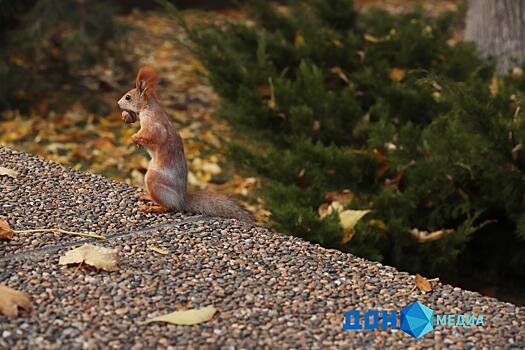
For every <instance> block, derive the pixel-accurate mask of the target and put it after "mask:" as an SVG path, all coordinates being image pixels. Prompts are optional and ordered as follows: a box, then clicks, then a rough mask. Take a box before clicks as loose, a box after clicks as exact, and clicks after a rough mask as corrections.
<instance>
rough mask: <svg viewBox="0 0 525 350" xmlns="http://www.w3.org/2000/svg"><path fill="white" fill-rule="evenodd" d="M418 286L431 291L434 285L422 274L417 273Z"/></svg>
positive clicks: (425, 290)
mask: <svg viewBox="0 0 525 350" xmlns="http://www.w3.org/2000/svg"><path fill="white" fill-rule="evenodd" d="M415 281H416V286H417V287H418V288H419V290H421V291H423V292H431V291H432V286H431V285H430V282H429V281H428V280H427V279H426V278H425V277H423V276H421V275H420V274H418V273H416V277H415Z"/></svg>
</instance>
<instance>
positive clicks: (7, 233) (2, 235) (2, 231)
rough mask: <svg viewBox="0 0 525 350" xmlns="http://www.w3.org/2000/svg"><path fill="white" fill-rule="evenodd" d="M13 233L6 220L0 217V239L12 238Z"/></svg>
mask: <svg viewBox="0 0 525 350" xmlns="http://www.w3.org/2000/svg"><path fill="white" fill-rule="evenodd" d="M13 234H14V232H13V230H11V227H10V226H9V224H8V223H7V221H5V220H2V219H0V239H2V240H6V241H8V240H10V239H12V238H13Z"/></svg>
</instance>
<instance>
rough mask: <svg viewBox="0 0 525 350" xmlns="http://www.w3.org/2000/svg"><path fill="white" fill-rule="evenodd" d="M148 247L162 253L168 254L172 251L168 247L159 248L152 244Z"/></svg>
mask: <svg viewBox="0 0 525 350" xmlns="http://www.w3.org/2000/svg"><path fill="white" fill-rule="evenodd" d="M148 248H149V249H151V250H153V251H154V252H156V253H159V254H161V255H168V254H169V253H170V251H169V250H167V249H162V248H158V247H155V246H152V245H150V246H148Z"/></svg>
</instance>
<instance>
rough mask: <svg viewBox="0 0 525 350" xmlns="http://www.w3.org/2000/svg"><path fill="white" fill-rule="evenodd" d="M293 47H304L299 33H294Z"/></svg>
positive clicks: (302, 38)
mask: <svg viewBox="0 0 525 350" xmlns="http://www.w3.org/2000/svg"><path fill="white" fill-rule="evenodd" d="M294 45H295V47H299V46H303V45H304V37H303V36H302V35H301V33H299V32H297V33H295V38H294Z"/></svg>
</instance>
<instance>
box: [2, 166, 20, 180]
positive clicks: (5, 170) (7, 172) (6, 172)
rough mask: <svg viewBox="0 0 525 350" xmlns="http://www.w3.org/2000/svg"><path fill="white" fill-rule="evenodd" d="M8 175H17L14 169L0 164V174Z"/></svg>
mask: <svg viewBox="0 0 525 350" xmlns="http://www.w3.org/2000/svg"><path fill="white" fill-rule="evenodd" d="M2 175H3V176H9V177H12V178H13V179H14V178H15V177H17V176H18V173H17V172H16V171H14V170H13V169H9V168H4V167H3V166H0V176H2Z"/></svg>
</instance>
